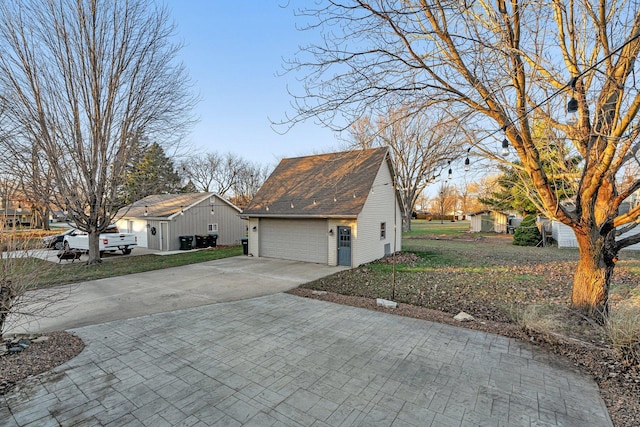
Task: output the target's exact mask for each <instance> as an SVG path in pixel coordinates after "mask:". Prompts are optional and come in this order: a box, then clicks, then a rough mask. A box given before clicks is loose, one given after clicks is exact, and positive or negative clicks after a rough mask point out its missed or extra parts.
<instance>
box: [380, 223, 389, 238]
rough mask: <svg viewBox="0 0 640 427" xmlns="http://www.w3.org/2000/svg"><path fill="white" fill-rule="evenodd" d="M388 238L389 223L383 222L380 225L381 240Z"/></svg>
mask: <svg viewBox="0 0 640 427" xmlns="http://www.w3.org/2000/svg"><path fill="white" fill-rule="evenodd" d="M386 238H387V223H386V222H381V223H380V239H386Z"/></svg>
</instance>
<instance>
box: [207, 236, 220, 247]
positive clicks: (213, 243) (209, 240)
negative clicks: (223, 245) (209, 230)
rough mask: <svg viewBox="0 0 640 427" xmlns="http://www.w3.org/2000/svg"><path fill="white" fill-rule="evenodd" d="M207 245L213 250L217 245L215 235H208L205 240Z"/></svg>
mask: <svg viewBox="0 0 640 427" xmlns="http://www.w3.org/2000/svg"><path fill="white" fill-rule="evenodd" d="M207 243H208V244H209V246H210V247H212V248H215V247H216V245H217V244H218V235H217V234H209V236H208V238H207Z"/></svg>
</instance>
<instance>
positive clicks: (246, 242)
mask: <svg viewBox="0 0 640 427" xmlns="http://www.w3.org/2000/svg"><path fill="white" fill-rule="evenodd" d="M240 241H241V242H242V253H243V254H245V255H249V239H248V238H246V237H243V238H242V239H240Z"/></svg>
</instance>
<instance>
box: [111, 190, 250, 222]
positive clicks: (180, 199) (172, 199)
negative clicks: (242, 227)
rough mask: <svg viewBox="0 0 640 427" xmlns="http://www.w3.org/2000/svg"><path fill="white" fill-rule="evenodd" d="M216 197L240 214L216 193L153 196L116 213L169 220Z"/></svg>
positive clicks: (130, 216) (125, 216) (127, 216)
mask: <svg viewBox="0 0 640 427" xmlns="http://www.w3.org/2000/svg"><path fill="white" fill-rule="evenodd" d="M210 197H217V198H218V199H219V200H221V201H223V202H226V203H227V204H228V205H229V206H230V207H232V208H233V209H235V210H237V211H238V212H240V209H239V208H237V207H236V206H234V205H233V204H232V203H230V202H228V201H226V200H225V199H223V198H222V197H220V196H219V195H218V194H216V193H180V194H154V195H151V196H147V197H145V198H143V199H140V200H138V201H136V202H133V203H132V204H130V205H128V206H125V207H124V208H122V209H120V210H119V211H118V214H117V215H116V217H118V218H144V217H146V218H148V219H154V218H155V219H157V218H161V219H171V217H173V216H175V215H178V214H179V213H180V212H186V211H187V210H189V209H190V208H191V207H193V206H195V205H197V204H199V203H201V202H202V201H204V200H206V199H208V198H210Z"/></svg>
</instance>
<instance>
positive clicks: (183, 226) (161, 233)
mask: <svg viewBox="0 0 640 427" xmlns="http://www.w3.org/2000/svg"><path fill="white" fill-rule="evenodd" d="M240 212H241V210H240V209H239V208H238V207H236V206H234V205H233V204H232V203H230V202H229V201H227V200H225V199H224V198H223V197H221V196H219V195H218V194H216V193H185V194H158V195H153V196H147V197H145V198H144V199H141V200H138V201H136V202H134V203H132V204H130V205H128V206H125V207H124V208H122V209H120V210H119V211H118V214H117V216H116V218H117V221H116V225H117V226H118V228H119V229H120V230H121V231H125V232H128V233H135V234H136V235H137V236H138V246H141V247H145V248H149V249H159V250H162V251H173V250H177V249H184V247H181V241H180V237H181V236H209V235H213V234H216V235H217V242H216V243H217V244H218V245H239V244H240V243H241V239H242V238H243V237H244V236H245V234H246V225H245V221H244V220H243V219H242V218H240V216H239V214H240ZM193 240H194V243H195V238H194V239H193Z"/></svg>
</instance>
